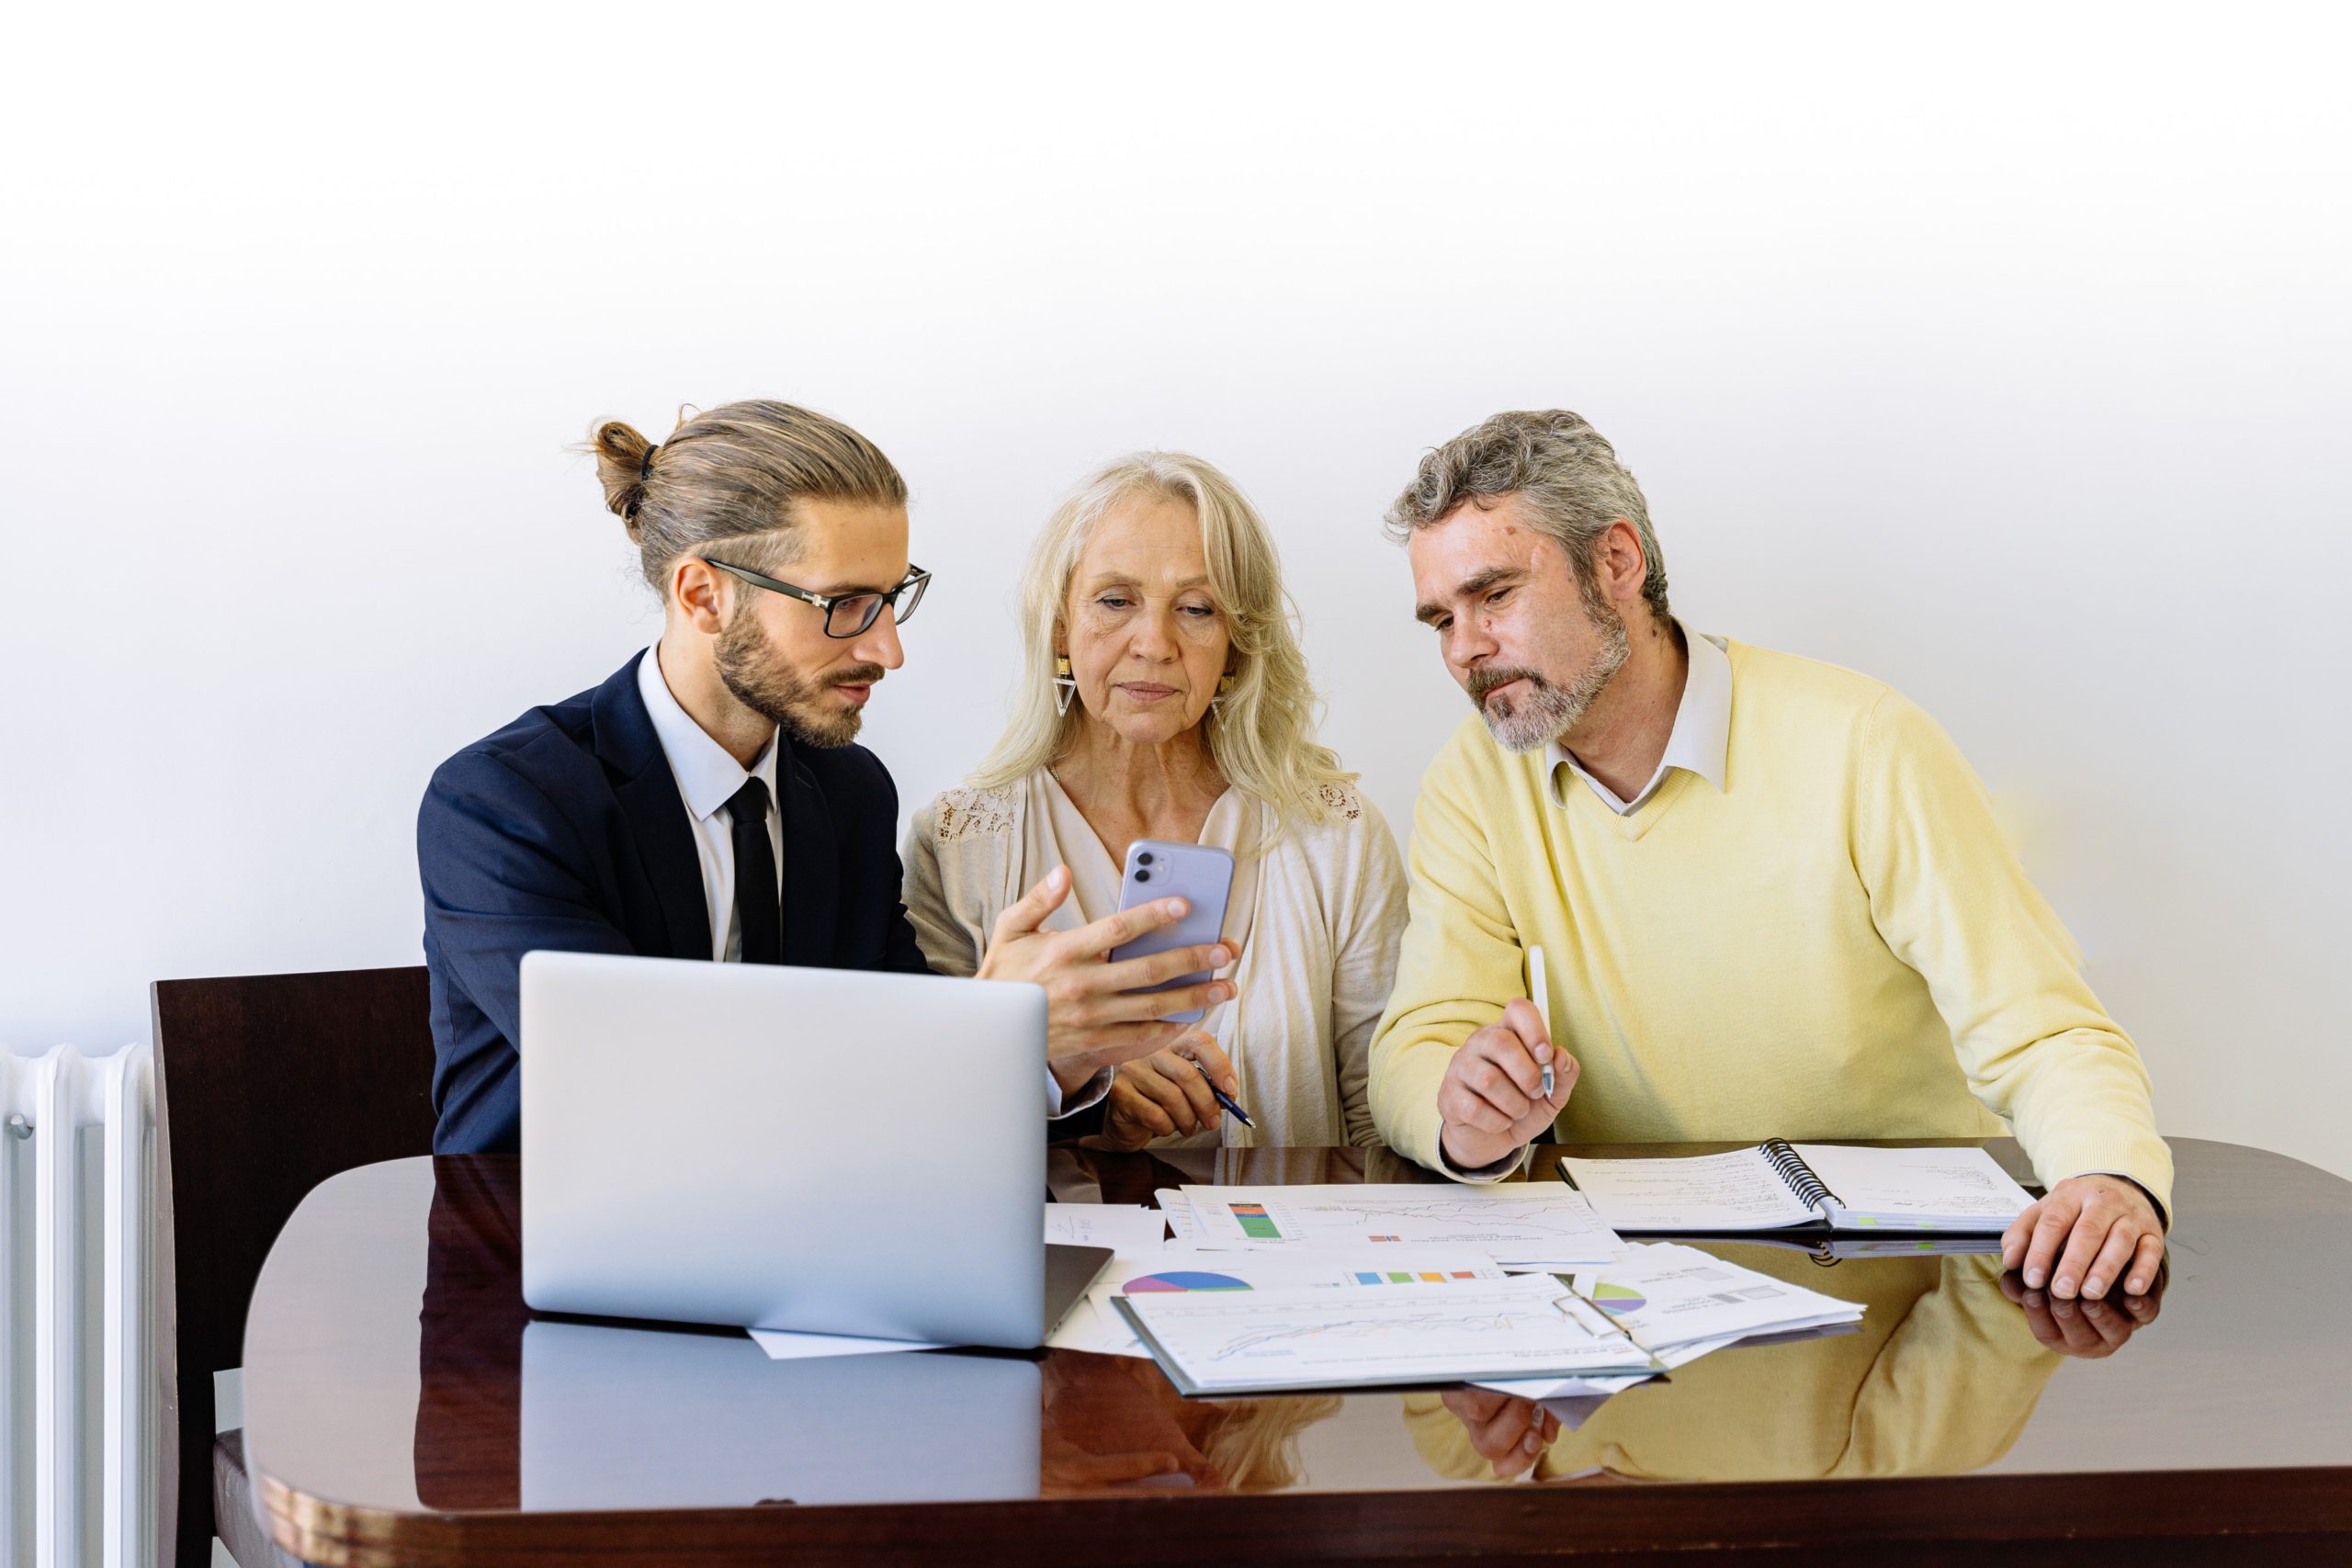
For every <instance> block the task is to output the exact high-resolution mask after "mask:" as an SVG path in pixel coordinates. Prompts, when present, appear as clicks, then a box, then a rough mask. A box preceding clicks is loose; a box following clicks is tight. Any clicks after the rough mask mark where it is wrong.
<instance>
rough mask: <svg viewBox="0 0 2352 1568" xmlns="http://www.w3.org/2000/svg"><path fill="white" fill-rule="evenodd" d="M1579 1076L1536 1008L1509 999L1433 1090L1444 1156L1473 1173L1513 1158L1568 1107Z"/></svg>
mask: <svg viewBox="0 0 2352 1568" xmlns="http://www.w3.org/2000/svg"><path fill="white" fill-rule="evenodd" d="M1547 1063H1548V1064H1550V1065H1551V1066H1552V1068H1553V1074H1552V1092H1551V1093H1550V1094H1549V1095H1546V1094H1545V1093H1544V1066H1545V1064H1547ZM1576 1087H1577V1059H1576V1058H1575V1057H1574V1056H1571V1055H1568V1054H1567V1053H1566V1052H1565V1051H1562V1050H1560V1049H1558V1048H1557V1047H1556V1046H1555V1045H1554V1044H1553V1043H1552V1037H1551V1032H1550V1031H1548V1030H1546V1029H1545V1028H1544V1021H1543V1019H1542V1018H1541V1017H1540V1016H1538V1015H1537V1013H1536V1010H1535V1004H1534V1003H1533V1002H1531V1001H1528V1000H1526V999H1525V998H1518V997H1514V998H1511V1000H1510V1002H1508V1003H1507V1004H1505V1006H1504V1008H1503V1016H1502V1017H1501V1018H1500V1019H1498V1021H1495V1022H1493V1023H1490V1024H1488V1025H1487V1027H1486V1028H1484V1029H1481V1030H1479V1031H1478V1032H1476V1033H1475V1034H1473V1035H1471V1036H1470V1038H1469V1039H1467V1040H1464V1042H1463V1043H1462V1047H1461V1049H1459V1050H1457V1051H1456V1052H1454V1053H1453V1061H1451V1062H1450V1063H1448V1064H1447V1065H1446V1069H1445V1078H1444V1081H1443V1082H1442V1083H1440V1084H1439V1085H1438V1090H1437V1109H1438V1114H1439V1115H1440V1116H1441V1117H1442V1118H1443V1122H1442V1132H1441V1133H1440V1134H1439V1142H1440V1144H1441V1145H1442V1146H1443V1148H1444V1151H1445V1157H1446V1158H1447V1159H1449V1160H1452V1161H1453V1164H1454V1165H1455V1166H1456V1167H1457V1168H1460V1169H1463V1170H1476V1169H1477V1168H1480V1167H1481V1166H1488V1165H1492V1164H1494V1163H1495V1162H1496V1161H1497V1160H1498V1159H1502V1158H1505V1157H1507V1156H1510V1155H1514V1154H1517V1153H1518V1152H1519V1151H1520V1150H1521V1148H1522V1147H1524V1146H1525V1145H1527V1144H1528V1143H1529V1142H1530V1141H1531V1140H1532V1139H1533V1138H1534V1136H1535V1134H1538V1133H1540V1132H1542V1131H1543V1130H1544V1128H1546V1127H1549V1126H1550V1125H1551V1124H1552V1122H1554V1120H1555V1119H1556V1118H1557V1117H1558V1116H1559V1114H1560V1112H1561V1111H1563V1110H1565V1109H1566V1107H1567V1103H1568V1096H1569V1095H1570V1094H1571V1093H1573V1092H1574V1091H1575V1089H1576Z"/></svg>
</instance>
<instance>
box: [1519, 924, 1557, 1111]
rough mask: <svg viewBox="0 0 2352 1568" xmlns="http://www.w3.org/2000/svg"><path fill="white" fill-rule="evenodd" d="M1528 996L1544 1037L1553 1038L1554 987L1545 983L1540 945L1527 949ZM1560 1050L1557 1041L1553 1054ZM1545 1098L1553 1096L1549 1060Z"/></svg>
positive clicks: (1542, 953) (1545, 1065) (1546, 1069)
mask: <svg viewBox="0 0 2352 1568" xmlns="http://www.w3.org/2000/svg"><path fill="white" fill-rule="evenodd" d="M1527 997H1528V999H1529V1000H1530V1001H1532V1002H1533V1003H1534V1004H1535V1016H1536V1017H1537V1018H1540V1019H1542V1020H1543V1021H1544V1039H1546V1040H1550V1039H1551V1038H1552V987H1549V986H1547V985H1545V984H1544V950H1543V949H1542V948H1540V947H1531V948H1529V949H1528V950H1527ZM1559 1051H1560V1047H1559V1045H1558V1044H1557V1043H1555V1044H1554V1045H1553V1047H1552V1054H1553V1055H1559ZM1551 1098H1552V1064H1551V1063H1549V1062H1546V1063H1544V1099H1546V1100H1549V1099H1551Z"/></svg>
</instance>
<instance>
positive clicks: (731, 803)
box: [727, 779, 784, 964]
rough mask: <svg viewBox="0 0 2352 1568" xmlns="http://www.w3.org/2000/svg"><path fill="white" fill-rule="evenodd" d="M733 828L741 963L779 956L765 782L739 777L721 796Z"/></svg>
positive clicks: (780, 928)
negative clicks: (734, 788) (736, 784)
mask: <svg viewBox="0 0 2352 1568" xmlns="http://www.w3.org/2000/svg"><path fill="white" fill-rule="evenodd" d="M727 816H728V818H729V824H730V826H731V827H732V828H733V829H734V834H735V930H736V931H737V932H738V933H739V934H740V935H741V937H742V957H743V962H744V963H746V964H781V963H783V962H784V901H783V900H782V899H781V898H778V897H776V886H775V845H774V844H771V843H770V842H769V841H768V786H767V785H765V784H762V783H761V782H760V781H759V780H757V779H745V780H744V781H743V787H742V788H741V789H739V790H737V791H736V792H735V793H734V795H732V796H730V797H729V800H728V802H727Z"/></svg>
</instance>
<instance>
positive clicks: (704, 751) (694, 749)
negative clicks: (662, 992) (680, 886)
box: [637, 643, 784, 964]
mask: <svg viewBox="0 0 2352 1568" xmlns="http://www.w3.org/2000/svg"><path fill="white" fill-rule="evenodd" d="M637 691H638V695H639V696H641V697H643V698H644V699H645V711H646V713H647V715H648V716H650V717H651V718H652V720H653V733H654V734H655V735H656V736H657V737H659V738H660V739H661V741H662V755H663V756H665V757H667V758H669V759H670V776H671V777H672V778H673V779H675V780H677V781H678V795H679V797H680V798H681V799H683V800H684V802H685V803H686V819H687V821H688V822H689V823H691V824H692V825H693V828H694V830H695V859H696V860H698V861H699V862H701V863H702V895H703V900H704V903H705V905H706V906H707V908H708V910H709V913H710V956H711V957H712V958H713V959H714V960H716V961H718V962H719V963H722V964H733V963H735V962H737V961H738V960H739V959H741V957H742V956H743V933H742V931H741V930H740V929H739V928H738V926H737V924H736V920H735V814H734V813H733V812H732V811H730V810H729V809H728V807H727V803H728V802H729V800H731V799H733V798H734V795H735V792H736V791H737V790H739V789H741V788H742V787H743V781H744V780H746V779H758V780H759V781H760V782H761V783H762V784H765V785H767V787H768V844H769V847H770V849H771V850H772V851H773V852H774V853H775V894H776V899H777V901H778V903H779V904H781V903H782V901H783V898H784V809H783V802H782V800H781V799H780V798H779V797H778V796H777V795H776V790H775V736H773V735H771V736H769V737H768V743H767V745H766V746H765V747H763V749H762V750H761V751H760V754H759V757H758V758H757V759H756V760H755V761H753V762H752V765H751V766H750V767H748V768H747V767H745V766H743V764H742V763H741V762H739V761H736V760H735V758H734V755H733V753H731V752H729V750H727V748H726V747H724V746H721V745H720V744H719V743H718V741H716V740H713V739H711V738H710V734H709V732H708V731H707V730H705V729H704V728H703V727H702V726H701V725H699V724H696V723H695V721H694V719H693V717H692V716H689V715H688V714H687V712H686V710H685V709H684V708H682V707H680V706H679V705H678V699H677V698H676V697H674V696H673V695H671V694H670V683H669V682H667V681H665V680H663V679H662V653H661V644H659V643H656V644H654V645H653V647H651V648H649V649H646V650H645V657H644V658H643V659H641V660H639V661H638V666H637Z"/></svg>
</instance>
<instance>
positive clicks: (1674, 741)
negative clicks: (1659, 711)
mask: <svg viewBox="0 0 2352 1568" xmlns="http://www.w3.org/2000/svg"><path fill="white" fill-rule="evenodd" d="M1674 624H1675V625H1676V626H1681V628H1682V641H1683V645H1684V647H1685V648H1686V649H1688V650H1689V654H1690V669H1689V671H1687V672H1686V673H1685V674H1684V676H1683V678H1682V701H1681V702H1680V703H1679V705H1676V707H1675V710H1674V730H1673V733H1671V734H1669V735H1668V737H1667V738H1666V751H1665V753H1664V754H1663V755H1661V756H1660V757H1659V758H1658V760H1657V772H1656V773H1652V774H1650V782H1649V783H1647V784H1644V785H1643V786H1642V788H1641V793H1639V794H1638V795H1634V798H1633V799H1631V800H1620V799H1619V798H1618V797H1617V792H1616V791H1614V790H1612V789H1611V788H1610V787H1609V786H1608V785H1607V784H1602V783H1601V782H1600V780H1599V779H1597V778H1594V777H1593V776H1592V774H1591V773H1588V772H1586V771H1585V765H1584V764H1583V763H1582V762H1579V761H1577V758H1576V753H1575V752H1573V751H1570V750H1568V749H1567V747H1566V746H1565V745H1563V744H1562V743H1561V742H1559V741H1557V740H1555V741H1553V742H1552V747H1551V750H1550V753H1549V755H1550V757H1551V760H1552V768H1551V773H1550V775H1549V780H1550V785H1551V792H1552V804H1553V805H1555V806H1566V804H1567V799H1566V793H1565V792H1566V787H1567V780H1566V778H1565V777H1563V776H1562V774H1561V770H1562V769H1564V768H1565V769H1567V770H1568V771H1569V772H1571V773H1575V774H1576V776H1577V777H1578V778H1580V779H1582V780H1583V781H1584V782H1585V783H1586V784H1589V785H1591V786H1592V793H1593V794H1595V795H1599V796H1600V801H1601V804H1602V805H1604V806H1606V807H1609V809H1610V810H1611V811H1614V812H1615V813H1617V815H1618V816H1620V817H1628V816H1631V815H1632V814H1633V813H1634V812H1636V811H1639V810H1640V809H1641V808H1642V804H1643V803H1644V802H1645V801H1646V800H1648V799H1649V797H1650V796H1652V795H1656V794H1657V790H1658V786H1659V785H1660V784H1664V783H1665V782H1666V775H1667V773H1668V770H1670V769H1674V768H1680V769H1682V770H1683V771H1684V772H1685V773H1696V774H1698V775H1699V776H1700V777H1701V778H1702V779H1704V780H1706V781H1707V782H1708V783H1709V784H1713V785H1714V786H1715V788H1717V789H1718V790H1720V789H1722V788H1723V787H1724V758H1725V757H1726V756H1728V755H1729V753H1730V751H1731V655H1730V654H1728V653H1726V652H1724V639H1723V638H1722V637H1701V636H1700V635H1699V634H1698V633H1696V632H1694V631H1692V630H1691V628H1690V627H1689V626H1683V624H1682V622H1681V620H1680V619H1679V618H1678V619H1677V620H1676V621H1675V623H1674Z"/></svg>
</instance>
